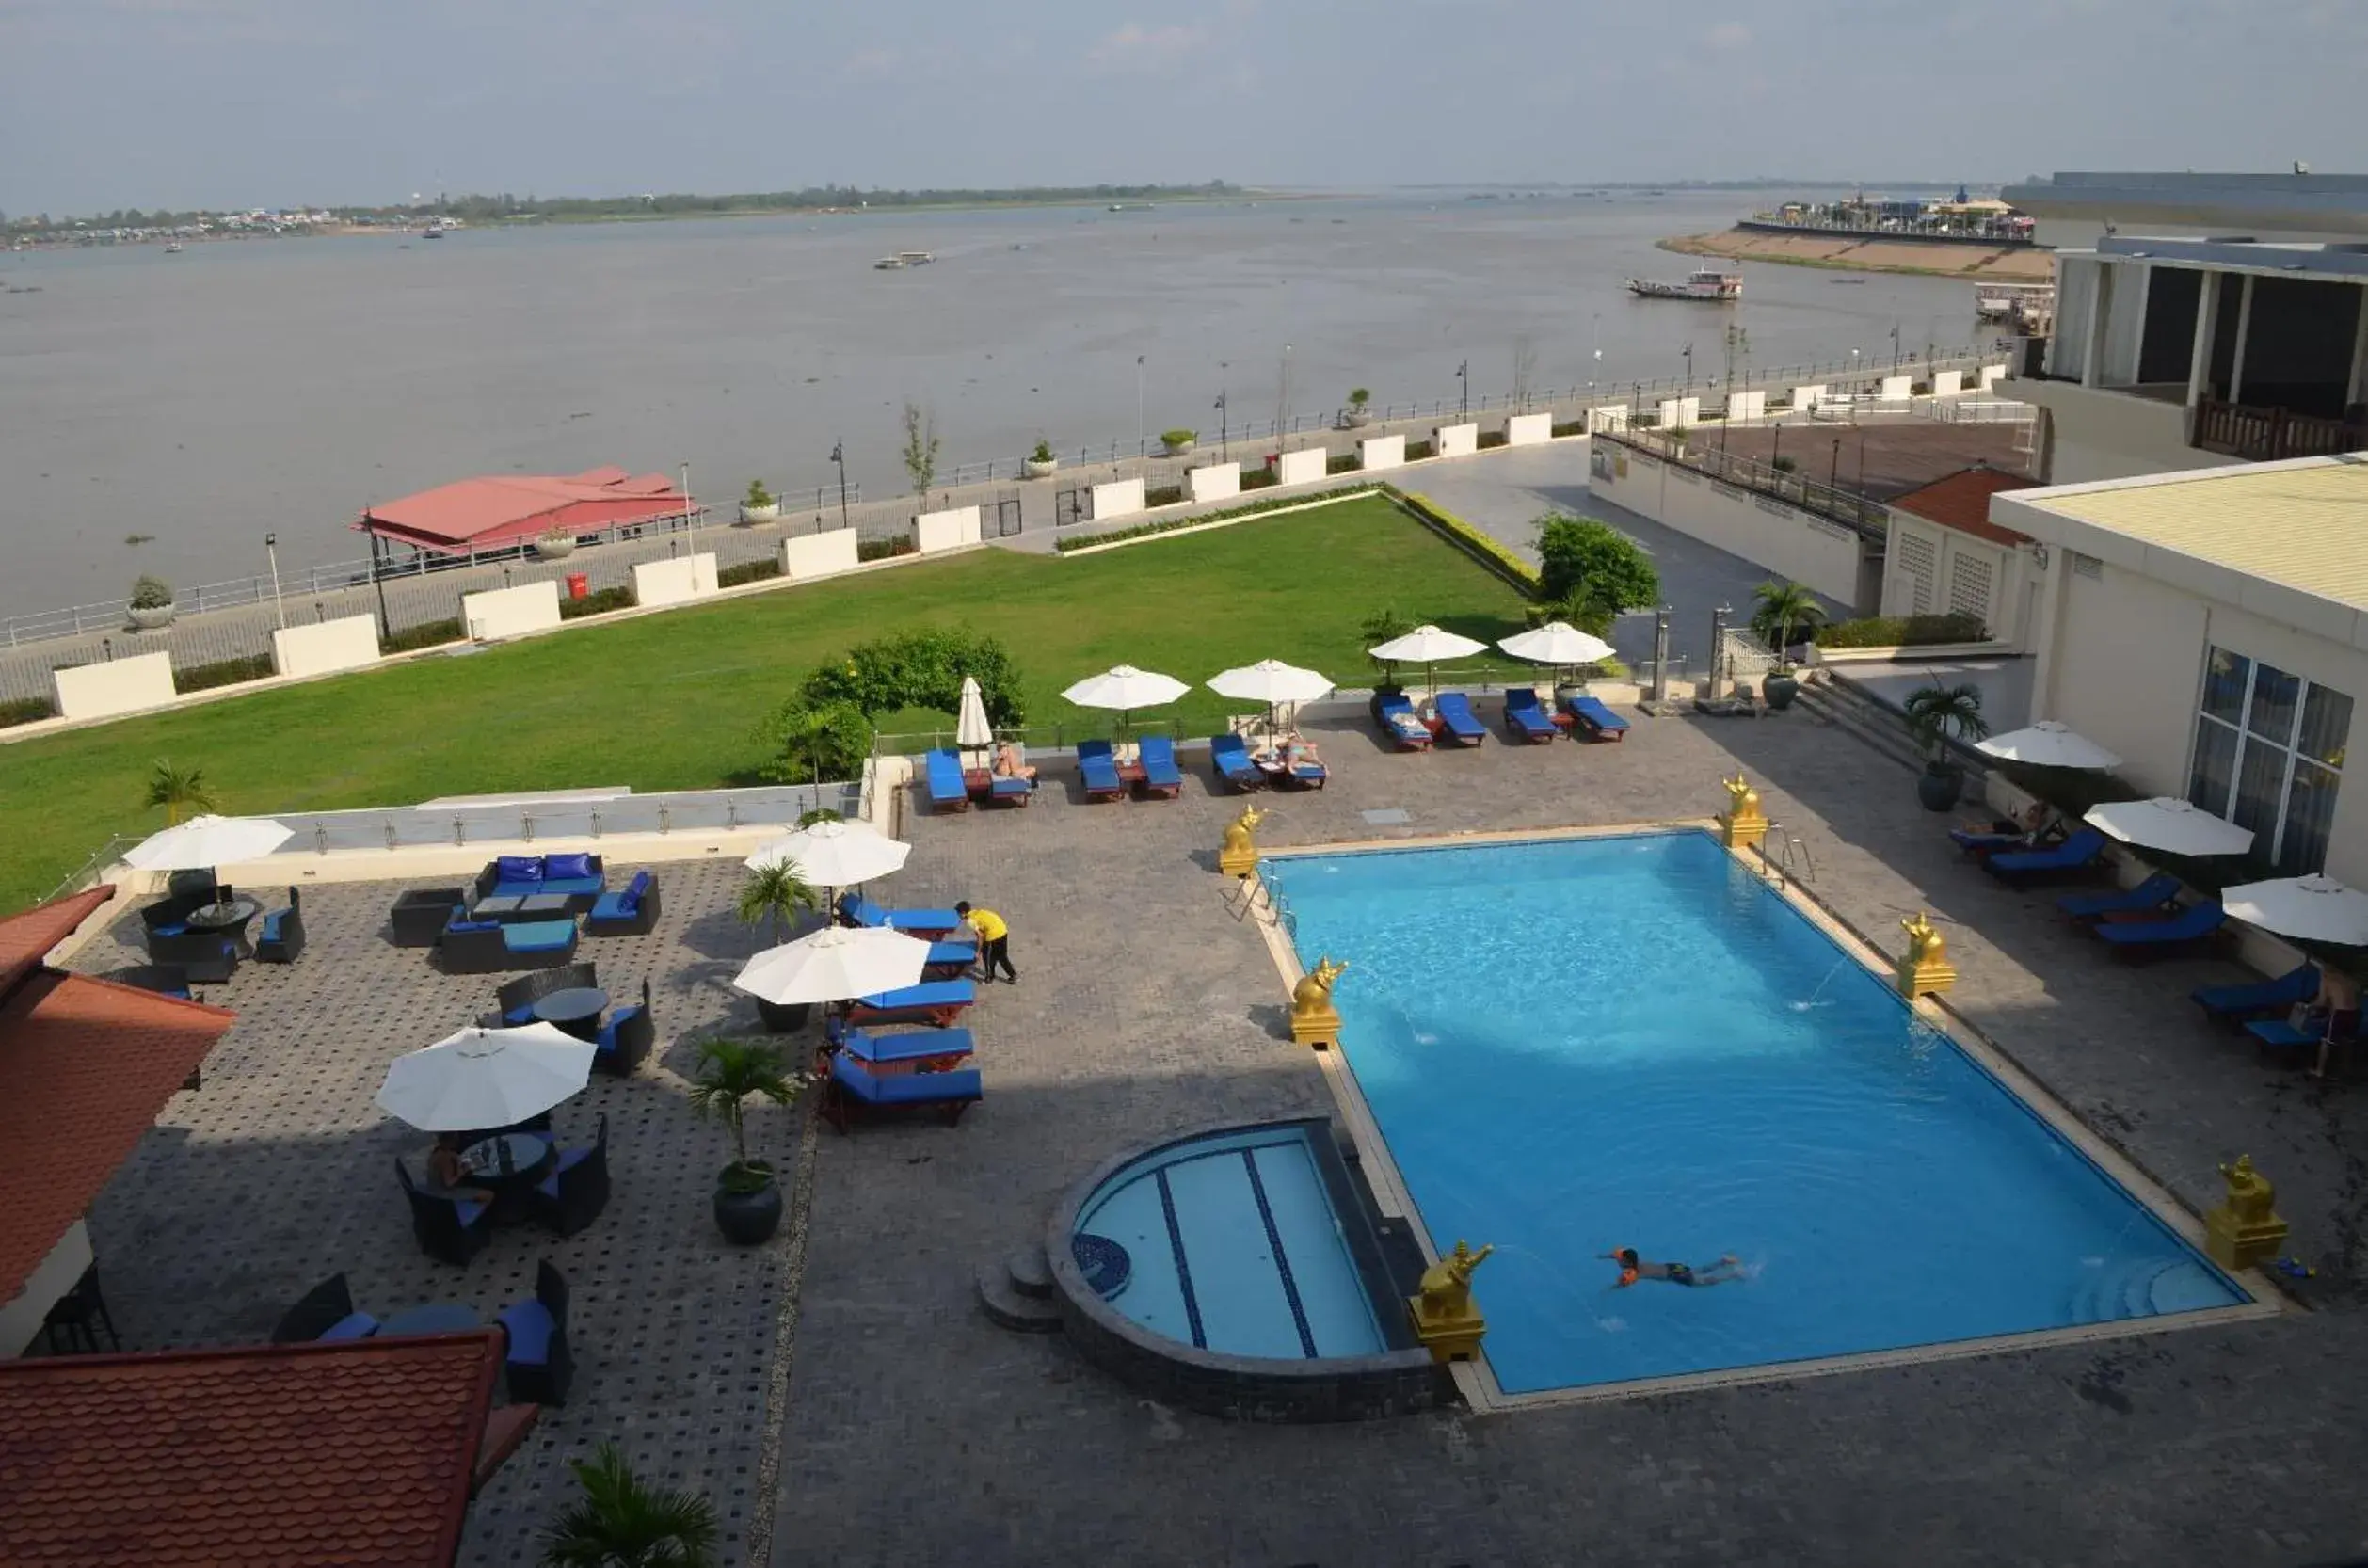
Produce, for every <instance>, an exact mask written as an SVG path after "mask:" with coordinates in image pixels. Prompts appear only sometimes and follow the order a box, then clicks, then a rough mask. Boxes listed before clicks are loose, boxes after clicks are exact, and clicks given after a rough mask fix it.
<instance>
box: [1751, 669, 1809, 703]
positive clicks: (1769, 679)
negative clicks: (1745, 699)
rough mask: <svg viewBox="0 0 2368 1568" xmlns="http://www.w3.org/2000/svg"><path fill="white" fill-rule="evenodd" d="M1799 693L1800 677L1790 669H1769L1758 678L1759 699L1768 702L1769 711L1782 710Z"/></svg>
mask: <svg viewBox="0 0 2368 1568" xmlns="http://www.w3.org/2000/svg"><path fill="white" fill-rule="evenodd" d="M1796 696H1800V679H1799V678H1798V677H1796V676H1795V675H1794V674H1793V673H1792V672H1791V671H1790V670H1770V671H1768V674H1767V675H1766V676H1764V677H1762V678H1761V680H1760V700H1761V701H1763V702H1765V703H1767V704H1768V711H1769V712H1777V713H1781V712H1784V710H1785V709H1787V708H1789V707H1791V706H1792V699H1793V698H1794V697H1796Z"/></svg>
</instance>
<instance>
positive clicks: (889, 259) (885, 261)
mask: <svg viewBox="0 0 2368 1568" xmlns="http://www.w3.org/2000/svg"><path fill="white" fill-rule="evenodd" d="M872 265H873V266H874V267H877V268H878V269H879V270H880V271H882V272H896V271H899V270H901V269H902V268H903V267H904V257H902V256H883V257H881V258H880V259H879V260H878V261H876V262H873V263H872Z"/></svg>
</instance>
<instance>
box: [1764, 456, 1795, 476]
mask: <svg viewBox="0 0 2368 1568" xmlns="http://www.w3.org/2000/svg"><path fill="white" fill-rule="evenodd" d="M1768 467H1769V468H1772V469H1774V470H1775V471H1776V472H1779V473H1795V472H1799V471H1800V464H1799V463H1798V462H1796V461H1794V460H1793V459H1792V458H1790V457H1784V456H1779V457H1775V458H1772V459H1770V460H1769V462H1768Z"/></svg>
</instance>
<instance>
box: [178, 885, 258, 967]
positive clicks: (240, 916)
mask: <svg viewBox="0 0 2368 1568" xmlns="http://www.w3.org/2000/svg"><path fill="white" fill-rule="evenodd" d="M263 912H264V906H263V904H262V903H261V902H260V901H258V900H255V899H251V898H248V897H247V896H246V895H244V894H241V895H240V896H238V897H236V898H233V899H231V900H229V901H227V902H222V903H215V904H200V905H198V906H197V907H196V908H195V909H192V910H190V911H189V912H188V913H187V914H185V915H184V916H182V917H181V923H182V924H184V925H185V926H187V927H188V928H189V929H190V930H192V931H212V932H218V933H220V934H221V935H223V936H228V937H230V938H231V939H232V941H234V942H236V943H237V944H238V951H239V953H240V955H241V956H242V957H244V956H247V955H248V954H250V953H252V952H253V951H254V950H253V948H252V947H250V946H249V945H248V940H247V927H248V924H249V923H250V922H251V921H252V920H254V918H255V917H256V916H258V915H260V914H262V913H263Z"/></svg>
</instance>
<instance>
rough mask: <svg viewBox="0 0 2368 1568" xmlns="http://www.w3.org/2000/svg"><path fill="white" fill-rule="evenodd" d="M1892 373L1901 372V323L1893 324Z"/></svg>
mask: <svg viewBox="0 0 2368 1568" xmlns="http://www.w3.org/2000/svg"><path fill="white" fill-rule="evenodd" d="M1891 374H1893V375H1894V376H1896V375H1898V374H1899V324H1898V323H1897V322H1896V321H1895V322H1893V323H1892V324H1891Z"/></svg>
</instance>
